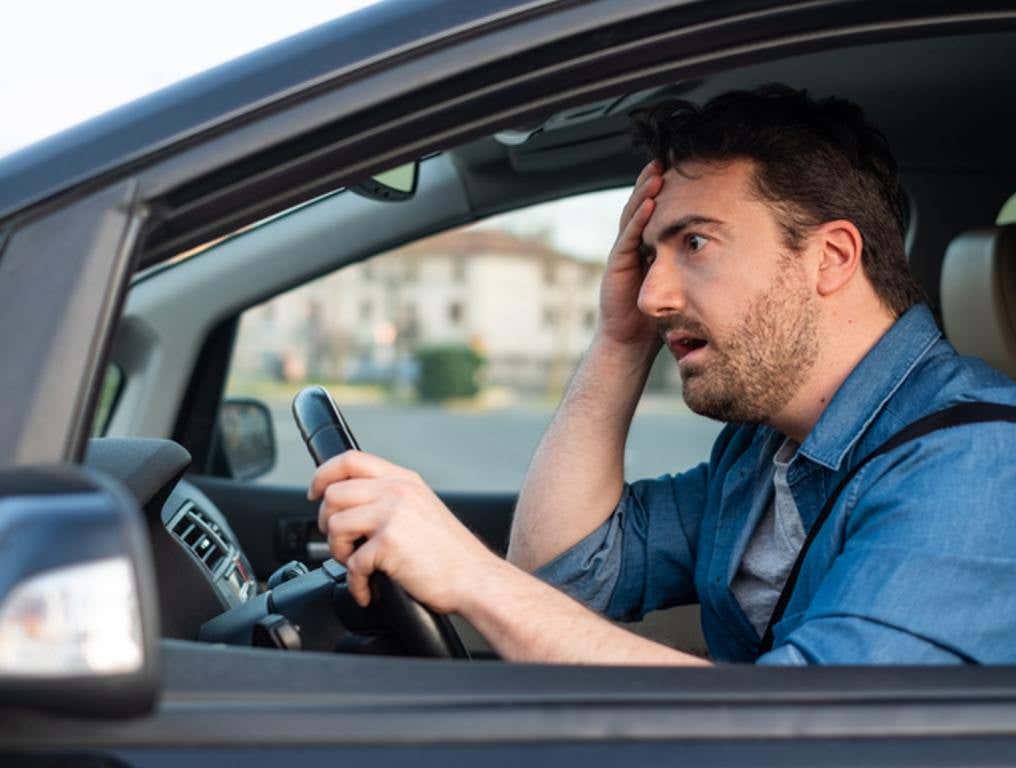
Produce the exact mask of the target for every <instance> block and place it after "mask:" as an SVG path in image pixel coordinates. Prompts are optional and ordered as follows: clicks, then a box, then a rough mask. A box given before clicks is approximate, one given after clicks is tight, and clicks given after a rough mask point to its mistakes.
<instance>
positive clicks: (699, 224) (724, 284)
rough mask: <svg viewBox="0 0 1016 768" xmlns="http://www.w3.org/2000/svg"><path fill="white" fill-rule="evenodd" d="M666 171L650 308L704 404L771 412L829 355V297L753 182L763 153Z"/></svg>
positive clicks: (741, 412)
mask: <svg viewBox="0 0 1016 768" xmlns="http://www.w3.org/2000/svg"><path fill="white" fill-rule="evenodd" d="M680 170H681V173H678V172H677V171H675V170H669V171H667V172H666V173H665V174H664V177H663V178H664V182H663V188H662V189H661V191H660V193H659V194H658V195H657V196H656V207H655V210H654V211H653V214H652V216H651V217H650V219H649V222H648V223H647V225H646V227H645V229H644V231H643V233H642V239H643V244H644V249H645V251H646V257H647V258H646V263H647V271H646V275H645V279H644V280H643V283H642V289H641V291H640V293H639V300H638V305H639V309H640V310H641V311H642V312H644V313H645V314H646V315H648V316H650V317H652V318H654V320H655V321H656V322H657V325H658V328H659V330H660V334H661V336H662V337H663V340H664V343H666V344H667V346H668V347H669V348H670V350H671V352H672V353H673V354H674V357H675V358H677V360H678V367H679V368H680V371H681V380H682V382H683V385H684V399H685V402H686V403H687V404H688V407H689V408H691V409H692V410H693V411H695V412H696V413H699V414H702V415H704V416H709V417H712V418H715V419H720V420H722V421H734V422H753V423H761V422H765V421H768V420H770V419H771V418H772V417H773V416H775V415H776V414H777V413H779V412H780V410H782V409H783V408H784V407H785V406H786V405H787V403H789V402H790V400H791V398H792V397H793V396H794V394H795V393H796V392H797V391H798V389H799V388H800V385H801V383H802V382H803V381H804V379H805V377H806V376H807V374H808V372H809V371H810V370H811V368H812V367H813V366H814V364H815V360H816V358H817V357H818V347H819V331H818V305H817V299H816V295H815V293H814V291H813V290H812V289H813V286H812V285H810V283H809V280H808V271H807V268H806V266H805V261H804V259H803V256H802V255H798V254H792V253H788V252H787V249H786V246H785V245H784V243H783V240H782V237H781V231H780V229H779V226H778V223H777V221H776V218H775V216H774V212H773V210H772V208H771V207H770V206H769V205H767V204H766V203H764V202H761V201H759V200H758V199H756V198H755V196H754V195H753V194H752V192H751V186H750V179H751V173H752V164H751V163H750V162H749V161H732V162H729V163H725V164H722V165H720V164H706V163H686V164H685V165H682V166H681V169H680Z"/></svg>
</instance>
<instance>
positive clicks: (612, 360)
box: [586, 330, 662, 374]
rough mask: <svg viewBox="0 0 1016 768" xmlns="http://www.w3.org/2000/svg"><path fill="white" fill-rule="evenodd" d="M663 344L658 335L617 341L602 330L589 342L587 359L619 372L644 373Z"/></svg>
mask: <svg viewBox="0 0 1016 768" xmlns="http://www.w3.org/2000/svg"><path fill="white" fill-rule="evenodd" d="M661 346H662V342H661V341H660V338H659V337H658V336H656V335H653V336H650V337H648V338H646V339H639V340H637V341H617V340H616V339H613V338H612V337H610V336H608V335H607V334H605V333H603V332H602V330H600V331H597V332H596V334H595V335H594V336H593V340H592V342H590V344H589V349H588V351H587V353H586V359H587V360H588V361H590V362H593V363H594V364H599V365H607V366H610V367H612V368H615V369H618V372H619V373H634V374H644V373H647V372H648V371H649V368H650V367H651V366H652V364H653V361H654V360H655V359H656V355H657V354H658V353H659V351H660V347H661Z"/></svg>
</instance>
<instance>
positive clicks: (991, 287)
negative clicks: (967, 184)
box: [941, 224, 1016, 379]
mask: <svg viewBox="0 0 1016 768" xmlns="http://www.w3.org/2000/svg"><path fill="white" fill-rule="evenodd" d="M941 289H942V321H943V324H944V325H945V333H946V336H947V337H948V338H949V341H951V342H952V344H953V346H954V347H956V350H957V351H958V352H959V353H960V354H962V355H975V356H977V357H980V358H983V359H984V360H986V361H987V362H988V363H989V364H990V365H992V366H994V367H995V368H998V369H999V370H1000V371H1003V372H1004V373H1005V374H1006V375H1007V376H1009V377H1010V378H1012V379H1016V224H1008V225H1005V226H998V227H987V228H984V229H976V230H972V231H970V232H964V233H963V234H962V235H959V236H958V237H956V238H955V239H954V240H953V241H952V242H951V243H950V244H949V247H948V249H946V253H945V261H944V262H943V263H942V281H941Z"/></svg>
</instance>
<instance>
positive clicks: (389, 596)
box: [370, 571, 469, 659]
mask: <svg viewBox="0 0 1016 768" xmlns="http://www.w3.org/2000/svg"><path fill="white" fill-rule="evenodd" d="M370 591H371V603H372V604H373V603H376V606H375V610H376V611H378V613H379V615H380V618H381V621H382V622H383V623H385V624H386V628H387V629H389V630H391V631H392V632H393V633H394V634H395V635H396V636H397V637H398V638H399V640H400V642H401V643H402V645H403V647H404V648H405V650H406V652H407V654H409V655H411V656H425V657H430V658H439V659H468V658H469V652H468V651H467V650H466V647H465V645H463V643H462V638H461V637H459V633H458V632H457V631H456V630H455V627H454V626H453V625H452V623H451V621H450V620H449V619H448V617H447V616H444V615H442V614H440V613H437V612H435V611H432V610H431V609H430V608H428V607H427V606H425V605H424V604H423V603H421V602H420V601H419V600H416V599H415V598H414V597H412V596H411V595H410V594H409V593H408V592H406V590H404V589H403V588H402V587H401V586H399V585H398V584H397V583H395V581H393V580H392V578H391V577H390V576H388V574H387V573H384V572H383V571H378V572H376V573H374V574H372V575H371V577H370Z"/></svg>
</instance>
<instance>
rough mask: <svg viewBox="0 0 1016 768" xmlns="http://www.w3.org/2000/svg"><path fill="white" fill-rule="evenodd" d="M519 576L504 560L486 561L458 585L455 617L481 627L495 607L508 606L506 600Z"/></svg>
mask: <svg viewBox="0 0 1016 768" xmlns="http://www.w3.org/2000/svg"><path fill="white" fill-rule="evenodd" d="M520 574H522V571H520V570H519V569H518V568H516V567H515V566H514V565H512V564H511V563H509V562H508V561H507V560H502V559H501V558H500V557H498V556H497V555H494V554H491V555H490V558H489V560H487V561H485V562H483V563H482V565H481V566H480V567H478V568H475V569H474V570H473V575H472V578H470V579H469V580H468V581H463V582H462V583H460V584H459V589H460V591H459V597H458V600H457V601H456V603H457V604H458V608H457V610H456V613H458V614H460V615H461V616H462V617H463V618H465V619H466V620H467V621H469V622H471V623H473V624H474V625H477V624H479V623H481V622H482V621H483V619H484V618H485V617H486V616H487V615H488V614H490V613H491V612H492V611H495V610H496V609H497V607H498V606H500V605H505V604H506V603H507V602H508V600H507V599H506V598H507V596H508V595H509V594H510V593H511V592H512V589H513V587H512V585H513V584H514V583H515V581H516V580H517V578H518V576H519V575H520Z"/></svg>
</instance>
